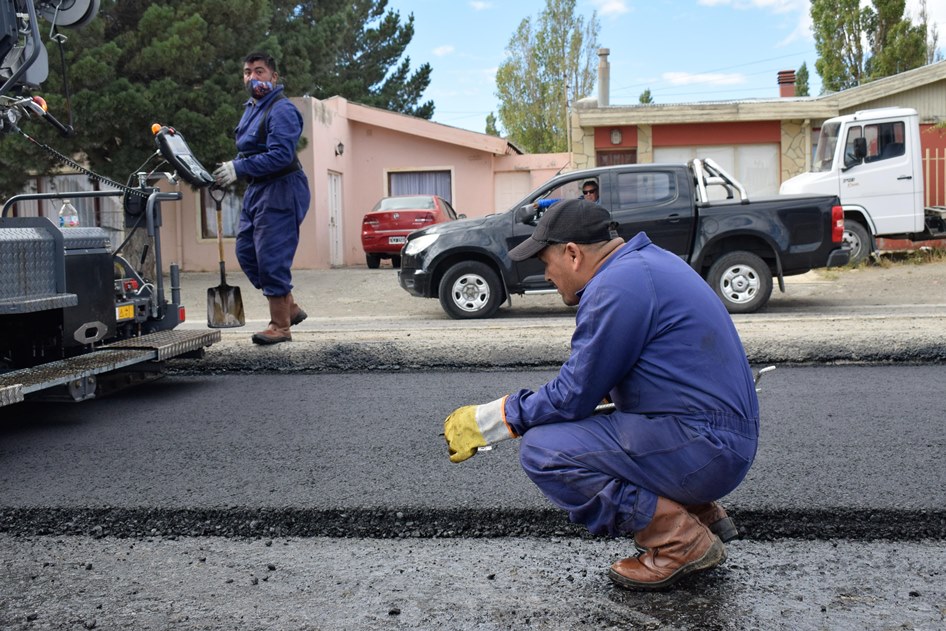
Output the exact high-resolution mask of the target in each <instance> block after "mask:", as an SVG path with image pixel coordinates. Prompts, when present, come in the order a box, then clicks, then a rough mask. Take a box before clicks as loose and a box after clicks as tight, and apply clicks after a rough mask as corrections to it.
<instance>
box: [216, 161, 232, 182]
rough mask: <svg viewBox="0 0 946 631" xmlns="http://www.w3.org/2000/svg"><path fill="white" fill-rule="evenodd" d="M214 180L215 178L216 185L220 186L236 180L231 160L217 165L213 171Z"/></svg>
mask: <svg viewBox="0 0 946 631" xmlns="http://www.w3.org/2000/svg"><path fill="white" fill-rule="evenodd" d="M214 180H216V182H217V186H220V187H222V188H226V187H227V186H230V185H231V184H233V183H234V182H236V181H237V174H236V167H234V166H233V161H232V160H231V161H229V162H224V163H223V164H221V165H220V166H218V167H217V169H216V170H215V171H214Z"/></svg>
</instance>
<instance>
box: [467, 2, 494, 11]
mask: <svg viewBox="0 0 946 631" xmlns="http://www.w3.org/2000/svg"><path fill="white" fill-rule="evenodd" d="M470 7H472V8H473V10H474V11H485V10H486V9H492V8H493V3H492V2H483V0H473V2H471V3H470Z"/></svg>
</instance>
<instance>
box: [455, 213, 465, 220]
mask: <svg viewBox="0 0 946 631" xmlns="http://www.w3.org/2000/svg"><path fill="white" fill-rule="evenodd" d="M457 219H466V213H458V214H457Z"/></svg>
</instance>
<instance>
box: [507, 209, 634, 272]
mask: <svg viewBox="0 0 946 631" xmlns="http://www.w3.org/2000/svg"><path fill="white" fill-rule="evenodd" d="M616 236H617V233H616V232H614V231H613V229H612V226H611V213H609V212H608V209H607V208H605V207H604V206H600V205H598V204H596V203H594V202H589V201H587V200H585V199H566V200H563V201H560V202H558V203H556V204H553V205H552V206H550V207H549V209H548V210H547V211H545V214H544V215H542V218H541V219H539V223H538V224H536V226H535V231H534V232H533V233H532V235H531V236H530V237H529V238H528V239H526V240H525V241H523V242H522V243H520V244H519V245H517V246H516V247H514V248H513V249H512V250H510V251H509V258H511V259H512V260H513V261H524V260H526V259H529V258H532V257H533V256H535V255H536V254H538V253H539V252H541V251H542V250H544V249H545V246H547V245H552V244H553V243H600V242H601V241H610V240H611V239H613V238H614V237H616Z"/></svg>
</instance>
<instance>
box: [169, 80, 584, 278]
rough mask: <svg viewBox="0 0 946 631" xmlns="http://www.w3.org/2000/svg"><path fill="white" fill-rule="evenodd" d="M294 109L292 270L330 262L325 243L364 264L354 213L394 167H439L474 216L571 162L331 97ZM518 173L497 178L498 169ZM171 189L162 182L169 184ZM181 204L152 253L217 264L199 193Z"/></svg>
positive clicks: (190, 267)
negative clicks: (299, 179)
mask: <svg viewBox="0 0 946 631" xmlns="http://www.w3.org/2000/svg"><path fill="white" fill-rule="evenodd" d="M292 101H293V103H294V104H295V105H296V107H298V108H299V110H300V112H302V116H303V123H304V127H303V134H302V135H303V139H304V145H305V146H304V147H303V149H302V150H301V151H300V152H299V159H300V161H301V163H302V167H303V169H304V170H305V172H306V173H307V174H308V177H309V188H310V191H311V193H312V201H311V203H310V205H309V211H308V214H307V215H306V218H305V220H304V221H303V223H302V228H301V231H300V240H299V249H298V251H297V253H296V258H295V261H294V263H293V268H294V269H325V268H328V267H331V266H332V265H333V261H332V258H331V251H332V243H333V241H334V242H337V243H338V244H339V252H338V259H340V262H339V263H338V264H340V265H344V266H350V265H364V264H365V257H364V251H363V250H362V248H361V220H362V217H363V216H364V214H365V213H366V212H367V211H369V210H371V208H372V207H373V206H374V204H375V202H377V201H378V199H380V198H381V197H385V196H387V195H388V175H389V174H390V173H392V172H397V171H414V170H422V171H430V170H446V171H449V172H450V173H451V189H452V191H451V192H452V197H453V199H452V200H451V203H452V204H453V206H454V208H455V209H456V210H457V212H459V213H464V214H466V215H467V216H468V217H482V216H485V215H488V214H490V213H493V212H497V211H503V210H507V209H508V208H509V207H511V204H510V205H503V206H502V207H497V206H498V201H505V200H508V199H514V200H518V199H520V198H522V197H524V196H525V195H526V194H527V193H529V192H530V191H532V190H533V189H535V188H537V187H538V186H539V185H541V184H542V183H543V182H545V181H546V180H548V179H549V178H551V177H552V176H554V175H555V174H556V173H557V172H558V171H560V170H562V169H567V168H569V167H570V165H571V164H572V161H571V154H569V153H553V154H535V155H518V154H514V153H511V152H510V153H509V154H508V155H506V154H504V153H501V152H500V151H499V149H498V148H500V147H501V148H502V151H507V147H508V145H507V143H506V142H505V141H501V140H500V139H497V138H494V137H491V136H486V135H485V134H476V133H474V132H469V131H466V130H461V129H456V128H451V127H447V126H444V125H439V124H436V123H431V122H429V121H425V120H422V119H417V118H413V117H410V116H404V115H400V114H394V113H391V112H384V111H381V110H375V109H373V108H365V107H364V106H360V105H357V104H351V103H348V102H347V101H346V100H345V99H341V98H338V97H333V98H331V99H326V100H324V101H320V100H318V99H313V98H310V97H297V98H293V99H292ZM509 175H512V176H517V177H512V178H509V177H504V176H509ZM333 176H335V177H338V178H340V179H341V189H340V192H341V195H340V198H341V199H340V202H341V207H340V213H339V214H338V215H333V214H332V213H331V211H330V207H331V200H332V195H331V188H330V182H331V179H332V177H333ZM169 190H170V189H169ZM180 191H181V193H182V196H183V199H182V200H181V201H180V202H175V203H164V204H163V215H164V225H163V228H162V232H161V237H162V243H161V252H162V256H163V258H164V260H165V261H174V262H178V263H180V265H181V269H182V270H184V271H216V270H217V269H218V268H219V260H218V249H217V240H216V239H215V238H213V239H204V238H201V237H200V234H201V228H200V218H201V204H200V195H199V194H198V193H197V192H196V191H193V190H190V189H189V188H188V187H186V186H182V187H181V188H180ZM234 250H235V239H234V238H225V239H224V262H225V264H226V266H227V268H229V269H238V264H237V261H236V256H235V254H234Z"/></svg>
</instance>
